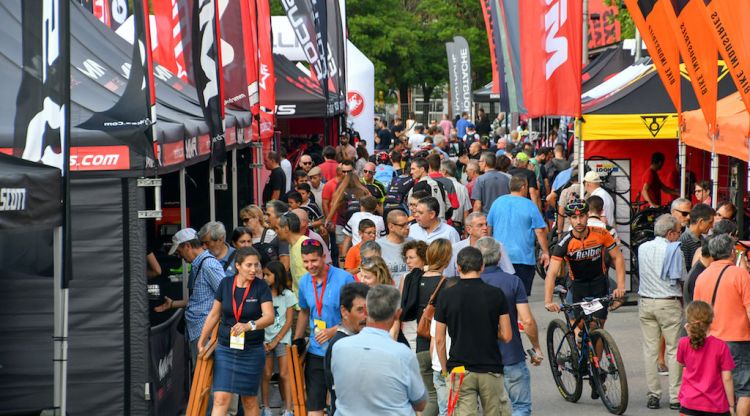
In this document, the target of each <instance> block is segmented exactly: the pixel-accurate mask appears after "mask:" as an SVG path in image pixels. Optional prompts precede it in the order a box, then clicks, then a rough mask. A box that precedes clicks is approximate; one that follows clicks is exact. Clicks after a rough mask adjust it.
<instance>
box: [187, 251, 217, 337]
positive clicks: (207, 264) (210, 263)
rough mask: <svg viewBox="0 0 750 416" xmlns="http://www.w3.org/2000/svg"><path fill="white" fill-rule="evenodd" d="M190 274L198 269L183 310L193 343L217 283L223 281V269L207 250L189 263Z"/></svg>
mask: <svg viewBox="0 0 750 416" xmlns="http://www.w3.org/2000/svg"><path fill="white" fill-rule="evenodd" d="M191 266H192V267H191V269H192V270H191V273H193V271H194V270H195V271H197V270H198V268H199V267H200V274H199V275H197V276H194V277H193V279H191V280H193V287H192V289H191V293H190V299H189V300H188V304H187V307H186V308H185V327H186V328H187V335H188V340H189V341H194V340H196V339H198V338H199V337H200V336H201V330H203V324H204V323H205V322H206V317H208V313H209V312H210V311H211V307H213V304H214V298H215V297H216V291H217V290H218V289H219V283H221V280H222V279H224V268H223V267H222V266H221V263H219V261H218V260H216V257H214V256H213V255H211V253H209V251H208V250H203V253H201V254H199V255H198V257H196V258H195V259H194V260H193V262H192V263H191Z"/></svg>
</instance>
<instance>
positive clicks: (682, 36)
mask: <svg viewBox="0 0 750 416" xmlns="http://www.w3.org/2000/svg"><path fill="white" fill-rule="evenodd" d="M660 4H661V5H662V6H663V7H664V9H665V13H664V14H665V16H666V17H667V19H668V22H669V23H670V24H671V25H672V30H673V32H674V33H675V35H674V36H675V38H676V40H677V46H678V47H679V49H680V55H682V61H683V62H685V67H686V69H687V73H688V75H689V76H690V83H691V84H692V85H693V90H694V91H695V97H696V98H697V99H698V103H699V104H700V106H701V110H702V111H703V115H704V116H705V117H706V124H707V125H708V130H709V131H710V132H715V129H716V100H717V96H718V88H719V87H718V84H719V81H718V79H717V77H718V76H719V69H718V65H717V64H716V63H715V62H714V61H715V60H716V57H717V50H716V45H715V44H714V42H713V39H711V37H710V36H706V34H707V33H708V32H709V31H710V28H709V27H708V22H707V21H706V18H705V16H706V12H705V8H704V5H703V0H676V1H665V0H662V1H661V2H660Z"/></svg>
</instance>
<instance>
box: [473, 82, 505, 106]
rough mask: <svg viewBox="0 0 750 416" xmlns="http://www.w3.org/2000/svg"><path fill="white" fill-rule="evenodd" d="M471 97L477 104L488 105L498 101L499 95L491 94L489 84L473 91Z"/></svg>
mask: <svg viewBox="0 0 750 416" xmlns="http://www.w3.org/2000/svg"><path fill="white" fill-rule="evenodd" d="M472 95H473V96H474V101H475V102H478V103H489V102H493V101H500V94H493V93H492V83H491V82H490V83H489V84H487V85H485V86H484V87H482V88H479V89H476V90H474V92H473V93H472Z"/></svg>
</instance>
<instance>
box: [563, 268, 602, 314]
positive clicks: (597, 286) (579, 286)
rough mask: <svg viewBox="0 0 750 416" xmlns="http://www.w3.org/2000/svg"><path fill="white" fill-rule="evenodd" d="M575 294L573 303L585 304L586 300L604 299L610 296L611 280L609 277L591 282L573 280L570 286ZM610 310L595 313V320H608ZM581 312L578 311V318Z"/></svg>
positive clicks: (598, 278)
mask: <svg viewBox="0 0 750 416" xmlns="http://www.w3.org/2000/svg"><path fill="white" fill-rule="evenodd" d="M570 291H571V293H572V294H573V303H577V302H583V301H585V300H586V298H603V297H605V296H607V295H608V294H609V279H608V278H607V276H599V277H597V278H595V279H591V280H583V281H582V280H573V281H572V282H571V285H570ZM608 312H609V310H608V308H607V307H604V308H602V309H600V310H598V311H596V312H594V313H593V316H594V317H595V318H599V319H607V314H608ZM578 313H580V310H578V311H576V318H577V317H578Z"/></svg>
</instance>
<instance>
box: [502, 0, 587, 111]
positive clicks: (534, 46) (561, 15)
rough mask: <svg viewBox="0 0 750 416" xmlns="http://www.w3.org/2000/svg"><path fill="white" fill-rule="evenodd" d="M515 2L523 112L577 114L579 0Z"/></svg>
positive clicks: (581, 21)
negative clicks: (517, 11)
mask: <svg viewBox="0 0 750 416" xmlns="http://www.w3.org/2000/svg"><path fill="white" fill-rule="evenodd" d="M518 4H519V6H520V10H519V11H520V13H519V17H520V20H519V22H520V25H516V26H518V27H519V30H520V32H521V33H520V38H521V43H520V45H521V62H520V64H521V71H522V80H523V82H522V86H523V91H524V93H523V95H524V104H525V106H526V112H527V114H528V115H529V116H531V117H538V116H543V115H572V116H580V115H581V67H582V63H581V61H582V56H581V54H582V30H581V28H582V27H583V20H582V19H583V10H582V3H581V2H580V1H566V0H552V1H550V0H526V1H522V2H518ZM509 22H513V20H509ZM509 26H510V25H509Z"/></svg>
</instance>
